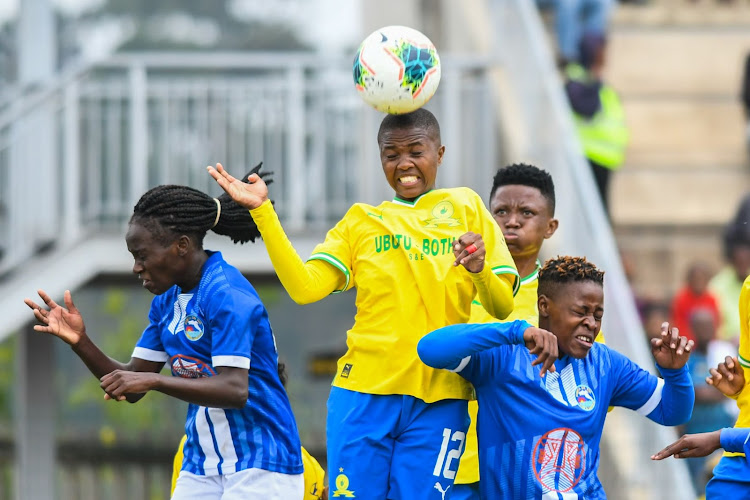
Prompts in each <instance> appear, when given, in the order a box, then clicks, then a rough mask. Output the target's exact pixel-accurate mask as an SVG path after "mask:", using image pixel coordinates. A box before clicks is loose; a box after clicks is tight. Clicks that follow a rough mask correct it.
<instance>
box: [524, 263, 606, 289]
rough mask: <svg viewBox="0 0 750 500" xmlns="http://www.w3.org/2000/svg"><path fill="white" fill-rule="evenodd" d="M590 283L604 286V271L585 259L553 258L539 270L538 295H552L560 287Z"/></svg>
mask: <svg viewBox="0 0 750 500" xmlns="http://www.w3.org/2000/svg"><path fill="white" fill-rule="evenodd" d="M583 281H591V282H593V283H596V284H598V285H599V286H602V287H603V286H604V271H600V270H599V269H597V267H596V266H595V265H594V264H592V263H591V262H589V261H588V260H586V257H570V256H564V257H560V256H558V257H555V258H552V259H549V260H548V261H547V262H545V263H544V265H543V266H542V269H541V270H539V288H538V294H539V295H547V296H550V295H554V293H555V291H556V290H557V289H558V288H559V286H560V285H567V284H569V283H573V282H583Z"/></svg>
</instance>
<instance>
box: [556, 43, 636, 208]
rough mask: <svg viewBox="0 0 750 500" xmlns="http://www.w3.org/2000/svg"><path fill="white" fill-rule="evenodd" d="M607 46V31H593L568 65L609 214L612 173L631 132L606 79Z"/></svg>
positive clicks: (569, 87)
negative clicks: (605, 32)
mask: <svg viewBox="0 0 750 500" xmlns="http://www.w3.org/2000/svg"><path fill="white" fill-rule="evenodd" d="M605 48H606V40H605V38H604V35H603V34H601V33H596V32H589V33H585V34H584V35H583V37H582V38H581V41H580V63H571V64H568V65H567V66H566V67H565V93H566V94H567V96H568V101H569V102H570V107H571V108H572V110H573V118H574V120H575V125H576V130H577V132H578V138H579V140H580V141H581V146H582V147H583V151H584V154H585V155H586V159H587V160H588V162H589V164H590V165H591V169H592V172H593V174H594V178H595V180H596V185H597V188H598V189H599V195H600V196H601V199H602V203H603V204H604V209H605V211H607V213H609V200H608V198H609V180H610V174H611V173H612V171H613V170H618V169H619V168H620V167H621V166H622V163H623V161H624V160H625V147H626V146H627V143H628V131H627V128H626V125H625V113H624V112H623V109H622V103H621V102H620V98H619V96H618V95H617V92H615V90H614V89H613V88H612V87H610V86H609V85H607V84H606V83H604V82H603V80H602V77H603V69H604V62H605Z"/></svg>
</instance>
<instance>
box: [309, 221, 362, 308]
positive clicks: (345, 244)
mask: <svg viewBox="0 0 750 500" xmlns="http://www.w3.org/2000/svg"><path fill="white" fill-rule="evenodd" d="M353 219H356V216H355V214H354V207H352V208H351V209H349V211H348V212H347V213H346V215H344V217H343V218H342V219H341V220H340V221H339V222H338V223H337V224H336V225H335V226H334V227H333V229H331V230H330V231H328V234H326V239H325V241H323V243H320V244H319V245H317V246H316V247H315V249H313V252H312V255H310V258H309V259H307V260H308V262H309V261H315V260H318V261H322V262H326V263H328V264H330V265H331V266H333V267H334V268H335V269H337V270H338V271H340V272H341V273H342V274H343V275H344V277H345V279H346V282H345V284H344V286H343V288H340V289H338V290H334V291H333V293H341V292H345V291H346V290H349V289H350V288H351V287H352V286H354V280H353V279H352V276H353V273H352V265H353V264H352V249H351V244H350V235H349V231H350V229H349V228H350V223H356V221H355V220H353Z"/></svg>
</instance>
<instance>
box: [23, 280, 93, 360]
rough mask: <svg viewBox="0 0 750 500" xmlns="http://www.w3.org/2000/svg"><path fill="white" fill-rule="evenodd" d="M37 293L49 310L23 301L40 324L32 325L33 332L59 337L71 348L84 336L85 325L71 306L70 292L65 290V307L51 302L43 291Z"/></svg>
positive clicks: (26, 300) (31, 302)
mask: <svg viewBox="0 0 750 500" xmlns="http://www.w3.org/2000/svg"><path fill="white" fill-rule="evenodd" d="M37 293H38V294H39V297H41V299H42V300H43V301H44V303H45V304H46V305H47V307H48V308H49V309H45V308H43V307H41V306H39V305H37V304H36V303H35V302H34V301H33V300H31V299H23V302H24V303H25V304H26V305H27V306H29V308H31V310H32V311H34V317H35V318H36V320H37V321H38V322H39V323H40V324H38V325H34V330H36V331H37V332H44V333H49V334H51V335H54V336H55V337H60V338H61V339H62V340H64V341H65V342H66V343H68V344H69V345H71V346H74V345H76V344H78V342H79V341H80V340H81V338H82V337H84V336H85V335H86V325H84V323H83V317H81V313H80V312H78V308H76V306H75V304H73V297H72V296H71V295H70V290H65V296H64V300H65V307H62V306H61V305H59V304H57V303H56V302H55V301H54V300H52V298H51V297H50V296H49V295H48V294H47V292H45V291H44V290H37ZM66 307H67V309H66Z"/></svg>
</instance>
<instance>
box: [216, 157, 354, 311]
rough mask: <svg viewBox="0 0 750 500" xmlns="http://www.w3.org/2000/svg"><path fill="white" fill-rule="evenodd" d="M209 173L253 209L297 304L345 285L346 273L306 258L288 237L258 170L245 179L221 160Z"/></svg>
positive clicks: (228, 191)
mask: <svg viewBox="0 0 750 500" xmlns="http://www.w3.org/2000/svg"><path fill="white" fill-rule="evenodd" d="M208 173H209V174H210V175H211V177H213V178H214V179H215V180H216V182H217V183H218V184H219V186H221V188H222V189H223V190H224V191H226V192H227V194H229V196H231V197H232V199H233V200H234V201H235V202H237V203H238V204H240V205H242V206H243V207H245V208H247V209H249V210H250V214H251V215H252V216H253V220H254V221H255V224H256V225H257V226H258V230H259V231H260V234H261V236H262V237H263V243H264V244H265V246H266V250H267V251H268V256H269V257H270V259H271V263H272V264H273V268H274V269H275V270H276V274H277V275H278V277H279V280H280V281H281V284H282V285H283V286H284V288H285V289H286V291H287V293H289V296H290V297H291V298H292V300H294V301H295V302H297V303H298V304H309V303H311V302H315V301H318V300H320V299H322V298H324V297H326V296H327V295H329V294H330V293H332V292H334V291H336V290H340V289H342V288H344V287H345V286H346V276H345V275H344V274H343V273H342V272H340V271H339V270H337V269H336V268H335V267H333V266H332V265H331V264H328V263H325V262H321V261H317V260H314V261H309V262H304V261H303V260H302V258H300V256H299V254H298V253H297V251H296V250H295V249H294V247H293V246H292V242H291V241H289V237H287V235H286V233H285V232H284V229H283V228H282V227H281V222H280V221H279V217H278V215H277V214H276V211H275V210H274V208H273V205H272V204H271V202H270V201H269V199H268V188H267V187H266V183H265V182H264V181H263V179H261V178H260V176H258V175H257V174H253V175H251V176H250V177H249V178H248V180H249V182H242V181H241V180H239V179H236V178H234V177H233V176H231V175H230V174H229V172H227V171H226V170H224V167H223V166H222V165H221V164H220V163H219V164H217V165H216V168H214V167H208Z"/></svg>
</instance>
